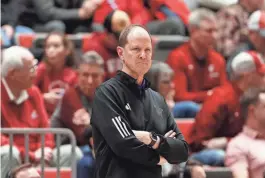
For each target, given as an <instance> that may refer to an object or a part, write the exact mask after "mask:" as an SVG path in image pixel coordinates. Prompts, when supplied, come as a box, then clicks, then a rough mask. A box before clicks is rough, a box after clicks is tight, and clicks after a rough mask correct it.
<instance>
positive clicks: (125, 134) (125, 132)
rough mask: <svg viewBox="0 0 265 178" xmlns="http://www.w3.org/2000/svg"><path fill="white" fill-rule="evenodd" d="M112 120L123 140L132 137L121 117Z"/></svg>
mask: <svg viewBox="0 0 265 178" xmlns="http://www.w3.org/2000/svg"><path fill="white" fill-rule="evenodd" d="M111 120H112V122H113V124H114V125H115V127H116V129H117V130H118V131H119V133H120V135H121V136H122V137H123V138H125V137H128V136H130V135H131V133H130V132H129V131H128V129H127V127H126V124H125V123H124V122H123V121H122V120H121V116H118V117H114V118H112V119H111Z"/></svg>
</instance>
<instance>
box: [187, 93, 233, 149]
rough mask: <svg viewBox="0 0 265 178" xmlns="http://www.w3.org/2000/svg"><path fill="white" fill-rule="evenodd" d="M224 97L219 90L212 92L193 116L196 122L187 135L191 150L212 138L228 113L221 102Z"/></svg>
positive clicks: (200, 147)
mask: <svg viewBox="0 0 265 178" xmlns="http://www.w3.org/2000/svg"><path fill="white" fill-rule="evenodd" d="M224 97H225V96H223V95H222V94H221V93H220V92H214V93H213V94H212V95H211V96H209V97H208V98H207V99H206V100H205V102H204V104H203V107H202V109H201V110H200V112H199V113H198V114H197V116H196V118H195V120H196V122H195V124H194V126H193V129H192V132H191V135H190V136H189V139H190V141H189V144H190V147H191V149H192V151H198V150H201V149H202V148H204V146H203V145H202V142H203V141H205V140H209V139H212V138H213V137H214V136H215V135H216V132H217V131H218V130H219V128H220V127H221V126H222V122H223V120H224V118H225V117H226V114H227V113H228V111H227V108H226V106H225V104H224V102H223V99H224Z"/></svg>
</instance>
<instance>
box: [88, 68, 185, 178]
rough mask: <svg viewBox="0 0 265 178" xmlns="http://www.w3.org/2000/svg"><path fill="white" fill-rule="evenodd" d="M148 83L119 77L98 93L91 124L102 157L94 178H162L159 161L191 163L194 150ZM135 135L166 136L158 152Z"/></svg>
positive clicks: (123, 76)
mask: <svg viewBox="0 0 265 178" xmlns="http://www.w3.org/2000/svg"><path fill="white" fill-rule="evenodd" d="M149 85H150V84H149V82H148V81H147V80H145V85H144V87H142V88H141V87H139V85H138V84H137V83H136V79H134V78H132V77H131V76H129V75H128V74H126V73H124V72H122V71H118V73H117V75H116V76H115V77H114V78H111V79H110V80H108V81H106V82H105V83H103V84H102V85H101V86H100V87H98V89H97V91H96V93H95V98H94V103H93V107H92V116H91V124H92V129H93V138H94V146H95V152H96V166H95V176H94V178H161V177H162V175H161V166H159V165H157V164H158V162H159V155H161V156H163V157H164V158H165V159H166V160H167V161H168V162H169V163H172V164H178V163H181V162H184V161H186V160H187V158H188V144H187V143H186V141H185V140H184V137H183V135H182V134H181V132H180V131H179V129H178V128H177V125H176V123H175V121H174V118H173V117H172V115H171V113H170V111H169V109H168V107H167V104H166V102H165V100H164V98H163V97H162V96H161V95H160V94H158V93H157V92H155V91H153V90H152V89H150V88H149ZM132 130H142V131H149V132H151V131H152V132H155V133H157V134H160V135H165V134H166V133H167V132H168V131H170V130H173V131H174V132H176V136H175V138H165V139H164V142H163V144H160V146H159V148H158V149H157V150H154V149H152V148H151V147H149V146H147V145H145V144H143V143H142V142H140V141H139V140H138V139H137V138H136V137H135V135H134V134H133V131H132Z"/></svg>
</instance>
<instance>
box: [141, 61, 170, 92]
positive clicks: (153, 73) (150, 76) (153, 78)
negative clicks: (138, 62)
mask: <svg viewBox="0 0 265 178" xmlns="http://www.w3.org/2000/svg"><path fill="white" fill-rule="evenodd" d="M163 74H168V75H170V76H173V75H174V71H173V69H172V68H171V67H170V66H169V65H168V64H166V63H164V62H153V64H152V66H151V68H150V70H149V71H148V72H147V74H146V75H145V77H146V78H147V80H149V81H150V83H151V88H152V89H153V90H155V91H157V89H158V88H157V87H158V82H159V81H158V79H159V78H160V77H161V75H163Z"/></svg>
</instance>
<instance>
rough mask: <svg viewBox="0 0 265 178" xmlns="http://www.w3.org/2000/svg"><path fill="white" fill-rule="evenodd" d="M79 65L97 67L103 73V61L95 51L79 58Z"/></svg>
mask: <svg viewBox="0 0 265 178" xmlns="http://www.w3.org/2000/svg"><path fill="white" fill-rule="evenodd" d="M80 64H90V65H95V64H96V65H99V66H100V68H101V69H103V71H104V60H103V58H102V57H101V56H100V55H99V54H98V53H97V52H96V51H88V52H86V53H85V54H83V56H82V57H81V61H80V63H79V65H80Z"/></svg>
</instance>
